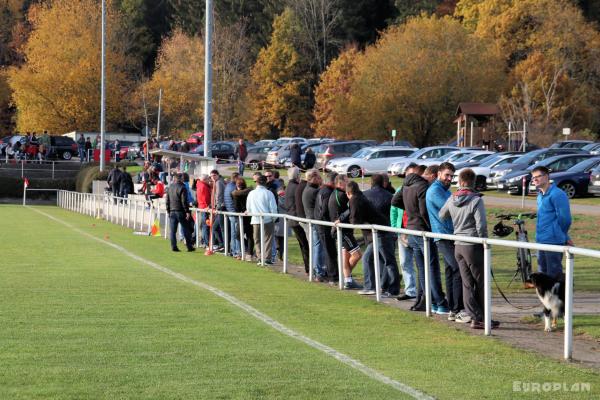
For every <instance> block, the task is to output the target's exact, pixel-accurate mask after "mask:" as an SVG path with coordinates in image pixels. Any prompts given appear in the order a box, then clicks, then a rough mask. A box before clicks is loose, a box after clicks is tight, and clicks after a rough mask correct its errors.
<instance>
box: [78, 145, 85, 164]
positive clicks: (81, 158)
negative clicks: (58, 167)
mask: <svg viewBox="0 0 600 400" xmlns="http://www.w3.org/2000/svg"><path fill="white" fill-rule="evenodd" d="M77 151H78V152H79V162H84V161H85V148H84V147H83V146H79V147H77Z"/></svg>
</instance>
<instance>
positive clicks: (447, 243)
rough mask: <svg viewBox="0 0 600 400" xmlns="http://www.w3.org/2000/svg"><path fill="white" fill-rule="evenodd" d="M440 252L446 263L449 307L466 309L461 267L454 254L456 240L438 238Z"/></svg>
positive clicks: (459, 309)
mask: <svg viewBox="0 0 600 400" xmlns="http://www.w3.org/2000/svg"><path fill="white" fill-rule="evenodd" d="M435 244H436V245H437V248H438V251H439V253H440V254H441V255H442V258H443V259H444V264H446V269H445V274H444V275H445V276H446V294H447V298H448V308H449V309H450V311H453V312H455V313H457V312H459V311H461V310H463V309H464V306H463V292H462V278H461V277H460V269H459V268H458V262H457V261H456V257H455V256H454V242H453V241H451V240H438V241H437V242H435Z"/></svg>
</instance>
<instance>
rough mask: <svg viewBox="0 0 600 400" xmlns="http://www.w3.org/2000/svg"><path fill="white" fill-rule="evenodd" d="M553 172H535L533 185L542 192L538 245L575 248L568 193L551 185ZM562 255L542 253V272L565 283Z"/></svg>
mask: <svg viewBox="0 0 600 400" xmlns="http://www.w3.org/2000/svg"><path fill="white" fill-rule="evenodd" d="M549 175H550V170H548V168H546V167H543V166H541V167H536V168H534V169H533V171H531V181H532V182H533V183H534V185H535V187H536V189H537V190H538V196H537V208H538V212H537V222H536V234H535V241H536V242H538V243H542V244H556V245H561V246H563V245H567V246H573V241H572V240H571V238H570V237H569V228H570V227H571V221H572V219H571V209H570V207H569V198H568V197H567V195H566V194H565V192H564V191H562V190H561V189H559V188H558V187H556V185H555V184H553V183H550V176H549ZM562 258H563V254H562V253H555V252H553V251H544V250H539V251H538V257H537V259H538V271H539V272H542V273H544V274H546V275H548V276H550V277H552V278H555V279H563V265H562Z"/></svg>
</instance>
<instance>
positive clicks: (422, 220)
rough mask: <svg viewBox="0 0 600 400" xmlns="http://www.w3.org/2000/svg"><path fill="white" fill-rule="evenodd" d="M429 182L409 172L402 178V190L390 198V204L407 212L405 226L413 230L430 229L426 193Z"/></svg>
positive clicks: (428, 230)
mask: <svg viewBox="0 0 600 400" xmlns="http://www.w3.org/2000/svg"><path fill="white" fill-rule="evenodd" d="M428 187H429V184H428V182H427V180H425V178H423V177H421V175H418V174H409V175H408V176H407V177H406V179H405V180H404V186H402V190H401V191H400V192H397V193H396V194H395V195H394V197H393V198H392V205H393V206H394V207H398V208H401V209H403V210H404V211H405V212H406V213H407V214H408V221H407V222H406V227H407V228H408V229H413V230H415V231H427V232H430V231H431V224H430V223H429V214H428V213H427V204H426V200H425V198H426V193H427V188H428Z"/></svg>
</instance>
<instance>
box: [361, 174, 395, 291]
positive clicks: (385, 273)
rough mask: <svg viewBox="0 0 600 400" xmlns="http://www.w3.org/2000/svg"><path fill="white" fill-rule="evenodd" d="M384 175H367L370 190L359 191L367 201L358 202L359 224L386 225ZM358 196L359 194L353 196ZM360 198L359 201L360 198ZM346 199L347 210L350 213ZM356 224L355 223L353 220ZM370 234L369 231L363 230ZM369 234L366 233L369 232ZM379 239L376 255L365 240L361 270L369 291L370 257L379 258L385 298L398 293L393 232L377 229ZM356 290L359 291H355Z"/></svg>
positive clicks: (372, 277) (371, 280)
mask: <svg viewBox="0 0 600 400" xmlns="http://www.w3.org/2000/svg"><path fill="white" fill-rule="evenodd" d="M383 184H384V178H383V175H381V174H375V175H373V176H372V177H371V189H369V190H366V191H365V192H364V193H363V195H364V196H363V197H364V198H365V199H366V200H367V203H366V204H364V205H363V204H361V203H360V202H359V204H358V207H359V210H357V214H355V215H356V218H357V220H362V221H363V222H361V223H371V224H376V225H383V226H390V225H391V224H390V217H389V216H390V208H391V203H392V197H393V195H392V194H391V193H390V192H388V191H387V190H386V189H385V188H384V187H383ZM357 198H358V199H361V196H360V195H359V196H357ZM360 201H362V200H360ZM353 203H354V201H353V200H352V198H351V199H350V213H351V214H353V213H354V211H353V210H352V204H353ZM357 223H358V222H357ZM367 232H368V233H369V234H371V233H372V232H371V231H367ZM369 237H370V235H369ZM377 239H378V241H379V249H378V254H374V251H373V250H374V249H373V242H372V241H371V243H369V245H368V246H367V248H366V250H365V254H364V256H363V269H364V271H363V272H364V275H365V288H364V290H365V291H372V290H374V288H375V268H374V265H373V262H374V257H379V259H381V260H383V265H382V266H381V282H380V283H381V290H382V291H383V292H384V293H383V294H384V296H385V297H396V296H398V295H400V272H399V271H398V263H397V262H396V254H395V245H396V243H395V242H396V235H395V234H394V233H391V232H377ZM359 293H360V292H359Z"/></svg>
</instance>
